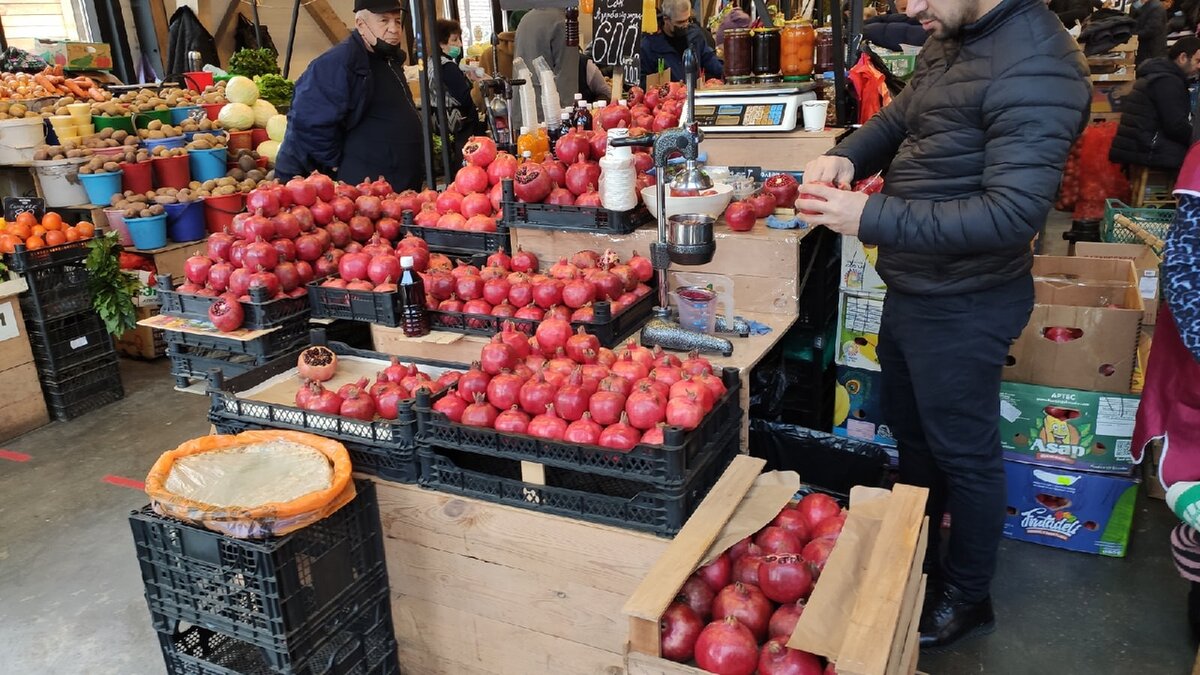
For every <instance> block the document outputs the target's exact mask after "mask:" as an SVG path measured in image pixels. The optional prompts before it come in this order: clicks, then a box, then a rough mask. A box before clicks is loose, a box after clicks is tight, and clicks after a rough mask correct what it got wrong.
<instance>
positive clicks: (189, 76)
mask: <svg viewBox="0 0 1200 675" xmlns="http://www.w3.org/2000/svg"><path fill="white" fill-rule="evenodd" d="M183 82H184V84H186V85H187V88H188V89H191V90H192V91H194V92H196V93H197V94H203V93H204V90H205V89H207V88H209V87H211V86H212V83H213V74H212V73H210V72H207V71H204V70H192V71H188V72H186V73H184V74H183Z"/></svg>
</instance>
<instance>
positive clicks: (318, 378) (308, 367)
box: [296, 345, 337, 382]
mask: <svg viewBox="0 0 1200 675" xmlns="http://www.w3.org/2000/svg"><path fill="white" fill-rule="evenodd" d="M296 368H297V370H299V373H300V377H301V378H303V379H305V380H312V381H314V382H325V381H327V380H329V379H330V378H332V377H333V374H334V373H335V372H337V354H335V353H334V352H333V350H332V349H330V348H329V347H326V346H325V345H313V346H311V347H306V348H305V349H304V351H302V352H300V356H299V357H298V358H297V359H296Z"/></svg>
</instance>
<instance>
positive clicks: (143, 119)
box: [133, 110, 171, 129]
mask: <svg viewBox="0 0 1200 675" xmlns="http://www.w3.org/2000/svg"><path fill="white" fill-rule="evenodd" d="M154 120H158V121H159V122H162V123H163V124H170V123H171V111H170V110H151V111H150V112H142V113H134V114H133V125H134V126H135V127H137V128H139V129H145V128H147V127H149V126H150V123H151V122H153V121H154Z"/></svg>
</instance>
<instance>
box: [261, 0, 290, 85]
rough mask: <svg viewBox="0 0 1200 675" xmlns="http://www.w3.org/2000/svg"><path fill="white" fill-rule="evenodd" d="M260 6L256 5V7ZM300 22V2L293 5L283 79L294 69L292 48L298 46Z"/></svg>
mask: <svg viewBox="0 0 1200 675" xmlns="http://www.w3.org/2000/svg"><path fill="white" fill-rule="evenodd" d="M257 6H258V5H257V4H256V5H255V7H257ZM299 20H300V0H295V1H294V2H293V3H292V23H291V25H290V27H289V28H288V43H287V55H286V56H284V57H283V77H284V78H285V79H286V78H287V76H288V72H289V71H291V69H292V46H293V45H295V44H296V23H297V22H298V21H299Z"/></svg>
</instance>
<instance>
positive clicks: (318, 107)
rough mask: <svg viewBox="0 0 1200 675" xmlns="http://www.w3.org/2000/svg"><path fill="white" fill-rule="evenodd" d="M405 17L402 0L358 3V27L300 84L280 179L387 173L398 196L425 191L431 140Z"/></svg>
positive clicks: (350, 178) (353, 179) (355, 179)
mask: <svg viewBox="0 0 1200 675" xmlns="http://www.w3.org/2000/svg"><path fill="white" fill-rule="evenodd" d="M405 16H406V14H405V11H404V9H403V8H402V7H401V5H400V3H399V2H398V1H397V0H355V2H354V28H355V30H354V31H352V32H351V33H350V35H349V36H347V37H346V39H345V40H342V41H341V42H340V43H338V44H336V45H334V46H333V47H331V48H330V49H329V50H328V51H326V52H325V53H324V54H321V55H320V56H318V57H317V58H316V59H314V60H313V62H312V63H310V64H309V66H308V68H307V69H306V70H305V71H304V74H303V75H301V76H300V79H299V80H298V81H297V82H296V93H295V95H294V96H293V98H292V107H291V110H289V111H288V133H287V137H286V138H285V139H284V141H283V146H282V147H280V149H279V155H278V156H277V158H276V160H275V175H276V177H278V178H279V180H281V181H287V180H288V179H290V178H291V177H293V176H306V175H308V174H309V173H311V172H312V171H320V172H322V173H324V174H327V175H329V176H332V177H334V178H336V179H338V180H342V181H345V182H347V183H351V184H354V183H359V182H361V181H362V180H363V179H364V178H372V179H373V178H377V177H379V176H383V177H384V178H386V179H387V181H388V182H389V183H391V185H392V188H393V189H395V190H396V191H397V192H400V191H402V190H409V189H412V190H418V189H420V188H421V184H422V175H423V161H424V152H423V144H424V139H423V137H422V131H421V119H420V116H419V115H418V114H417V108H416V105H415V104H414V103H413V99H412V92H411V90H410V89H409V86H408V81H407V79H406V78H405V76H404V61H405V59H406V58H407V57H406V54H405V53H404V50H403V49H401V48H400V44H401V42H402V41H403V39H404V34H403V29H404V25H405Z"/></svg>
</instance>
